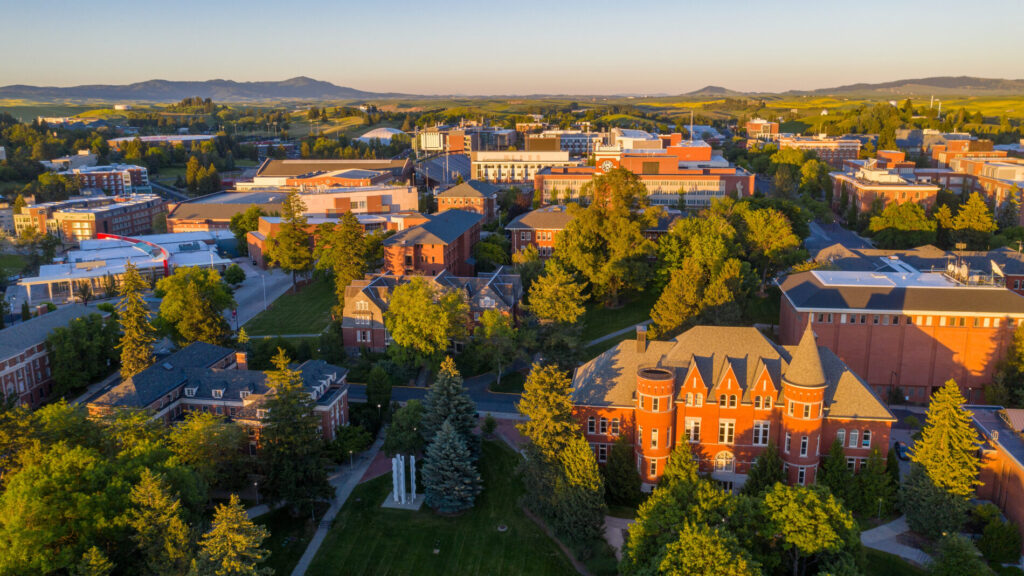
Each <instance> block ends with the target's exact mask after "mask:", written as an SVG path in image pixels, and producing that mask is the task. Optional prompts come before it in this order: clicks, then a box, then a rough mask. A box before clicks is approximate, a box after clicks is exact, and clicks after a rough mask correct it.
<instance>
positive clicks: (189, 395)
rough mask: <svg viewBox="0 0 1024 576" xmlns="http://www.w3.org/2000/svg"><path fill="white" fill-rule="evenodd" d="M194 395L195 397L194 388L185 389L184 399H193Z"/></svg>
mask: <svg viewBox="0 0 1024 576" xmlns="http://www.w3.org/2000/svg"><path fill="white" fill-rule="evenodd" d="M195 395H196V389H195V388H185V397H186V398H194V397H195Z"/></svg>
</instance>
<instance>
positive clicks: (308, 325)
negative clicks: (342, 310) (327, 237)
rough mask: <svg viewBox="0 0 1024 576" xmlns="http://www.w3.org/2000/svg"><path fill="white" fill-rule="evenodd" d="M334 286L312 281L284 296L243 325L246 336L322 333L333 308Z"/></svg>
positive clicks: (323, 281) (324, 282) (324, 281)
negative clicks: (296, 291)
mask: <svg viewBox="0 0 1024 576" xmlns="http://www.w3.org/2000/svg"><path fill="white" fill-rule="evenodd" d="M335 302H336V300H335V299H334V286H333V285H332V284H331V283H330V282H328V281H326V280H316V281H314V282H313V283H312V284H309V285H307V286H305V287H304V288H302V289H301V290H300V291H299V292H298V293H297V294H295V293H288V294H285V295H284V296H281V297H280V298H278V299H277V300H275V301H274V303H273V304H271V305H270V308H268V309H267V310H266V312H261V313H260V314H258V315H257V316H256V317H255V318H253V319H252V320H249V321H248V322H246V323H245V331H246V332H247V333H248V334H249V335H250V336H274V335H277V334H315V333H319V332H322V331H323V330H324V328H326V327H327V325H328V324H329V323H330V321H331V306H334V304H335Z"/></svg>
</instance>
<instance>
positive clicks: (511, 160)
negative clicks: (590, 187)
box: [469, 150, 579, 183]
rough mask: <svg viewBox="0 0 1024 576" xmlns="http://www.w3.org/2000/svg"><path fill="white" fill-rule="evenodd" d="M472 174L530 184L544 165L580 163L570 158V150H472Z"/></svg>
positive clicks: (491, 179) (478, 177) (495, 180)
mask: <svg viewBox="0 0 1024 576" xmlns="http://www.w3.org/2000/svg"><path fill="white" fill-rule="evenodd" d="M469 158H470V163H471V164H470V177H471V178H472V179H473V180H487V181H488V182H503V183H527V182H531V181H533V177H534V176H536V175H537V173H538V172H540V171H541V170H543V169H544V168H550V167H552V166H576V165H577V164H579V162H577V161H576V160H570V159H569V153H568V152H564V151H561V150H558V151H550V152H533V151H530V152H527V151H503V152H472V153H470V155H469Z"/></svg>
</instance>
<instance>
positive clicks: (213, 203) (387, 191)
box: [167, 185, 419, 232]
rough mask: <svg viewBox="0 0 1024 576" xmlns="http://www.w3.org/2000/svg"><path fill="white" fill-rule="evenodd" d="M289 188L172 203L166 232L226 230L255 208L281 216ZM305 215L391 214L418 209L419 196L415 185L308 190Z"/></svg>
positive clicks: (257, 190) (218, 195)
mask: <svg viewBox="0 0 1024 576" xmlns="http://www.w3.org/2000/svg"><path fill="white" fill-rule="evenodd" d="M289 191H290V190H289V189H287V188H266V189H251V190H249V191H246V192H221V193H217V194H211V195H209V196H202V197H200V198H195V199H193V200H186V201H185V202H181V203H178V204H171V205H170V209H169V212H168V214H167V229H168V230H170V231H171V232H192V231H202V230H227V229H228V228H229V226H230V224H231V217H232V216H234V215H235V214H239V213H242V212H245V211H246V210H248V209H249V208H251V207H253V206H256V207H258V208H259V209H260V210H262V211H263V213H264V214H280V213H281V210H282V208H281V207H282V205H283V204H284V201H285V199H286V198H287V197H288V192H289ZM300 198H301V199H302V203H303V204H305V205H306V215H307V216H310V217H316V216H324V217H330V216H335V217H337V216H339V215H341V214H343V213H345V212H352V213H355V214H356V215H360V214H389V213H396V212H408V211H410V210H416V209H418V208H419V194H418V192H417V191H416V188H415V187H413V186H405V185H383V186H365V187H364V186H356V187H350V188H347V187H330V188H315V187H312V188H307V189H305V190H304V191H303V192H301V193H300Z"/></svg>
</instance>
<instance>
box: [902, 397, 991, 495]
mask: <svg viewBox="0 0 1024 576" xmlns="http://www.w3.org/2000/svg"><path fill="white" fill-rule="evenodd" d="M964 403H965V400H964V397H963V395H962V394H961V393H960V387H959V386H957V384H956V382H954V381H953V380H949V381H947V382H946V384H945V385H944V386H943V387H942V388H940V389H939V391H938V392H936V393H935V394H933V395H932V399H931V403H930V404H929V405H928V413H927V416H926V419H925V424H924V428H923V429H922V431H921V439H920V440H918V441H916V442H915V443H914V452H913V454H912V455H911V459H912V460H913V461H914V462H915V463H917V464H919V465H921V466H923V467H924V469H925V471H926V472H927V473H928V477H929V478H931V480H932V482H934V483H935V485H936V486H938V487H940V488H942V489H944V490H946V491H948V492H949V493H951V494H955V495H957V496H960V497H962V498H970V497H971V495H972V494H974V489H975V487H976V486H977V485H978V484H980V482H979V481H978V472H979V470H980V469H981V461H980V460H979V459H978V446H980V443H979V442H978V433H977V432H976V431H975V430H974V427H973V426H972V425H971V416H972V415H971V413H970V412H968V411H967V410H964V408H963V405H964Z"/></svg>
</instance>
